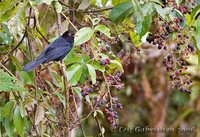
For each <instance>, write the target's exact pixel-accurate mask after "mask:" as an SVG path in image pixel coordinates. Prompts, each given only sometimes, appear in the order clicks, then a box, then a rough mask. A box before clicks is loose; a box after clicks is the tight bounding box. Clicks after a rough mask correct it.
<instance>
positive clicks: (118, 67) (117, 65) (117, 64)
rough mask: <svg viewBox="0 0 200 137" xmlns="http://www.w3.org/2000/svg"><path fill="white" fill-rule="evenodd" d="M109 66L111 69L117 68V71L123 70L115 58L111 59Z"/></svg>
mask: <svg viewBox="0 0 200 137" xmlns="http://www.w3.org/2000/svg"><path fill="white" fill-rule="evenodd" d="M109 68H111V69H115V68H117V69H118V70H119V71H121V72H124V70H123V66H122V64H121V63H120V62H119V61H117V60H111V61H110V64H109Z"/></svg>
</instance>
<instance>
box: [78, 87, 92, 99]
mask: <svg viewBox="0 0 200 137" xmlns="http://www.w3.org/2000/svg"><path fill="white" fill-rule="evenodd" d="M93 91H94V90H93V88H91V87H87V86H84V87H83V88H82V92H81V95H82V96H83V97H85V96H87V95H89V94H90V93H92V92H93Z"/></svg>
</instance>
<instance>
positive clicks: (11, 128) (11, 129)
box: [4, 118, 14, 137]
mask: <svg viewBox="0 0 200 137" xmlns="http://www.w3.org/2000/svg"><path fill="white" fill-rule="evenodd" d="M4 122H5V123H4V128H5V130H6V134H7V135H8V136H9V137H13V132H14V125H13V122H12V121H10V119H7V118H6V119H5V121H4Z"/></svg>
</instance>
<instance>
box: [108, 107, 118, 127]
mask: <svg viewBox="0 0 200 137" xmlns="http://www.w3.org/2000/svg"><path fill="white" fill-rule="evenodd" d="M104 111H105V113H106V114H107V115H108V118H107V120H108V121H109V123H110V124H111V125H112V127H113V128H116V127H117V126H118V124H119V122H118V121H119V114H118V112H117V111H114V110H113V108H110V109H107V108H105V109H104Z"/></svg>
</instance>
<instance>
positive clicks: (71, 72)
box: [67, 64, 82, 85]
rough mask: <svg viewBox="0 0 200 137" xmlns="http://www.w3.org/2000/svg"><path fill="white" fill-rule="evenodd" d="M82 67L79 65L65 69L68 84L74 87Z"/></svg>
mask: <svg viewBox="0 0 200 137" xmlns="http://www.w3.org/2000/svg"><path fill="white" fill-rule="evenodd" d="M81 73H82V66H81V65H80V64H73V65H72V66H71V67H69V68H68V69H67V80H68V81H69V83H70V84H72V85H76V84H77V83H78V81H79V79H80V77H81Z"/></svg>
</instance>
